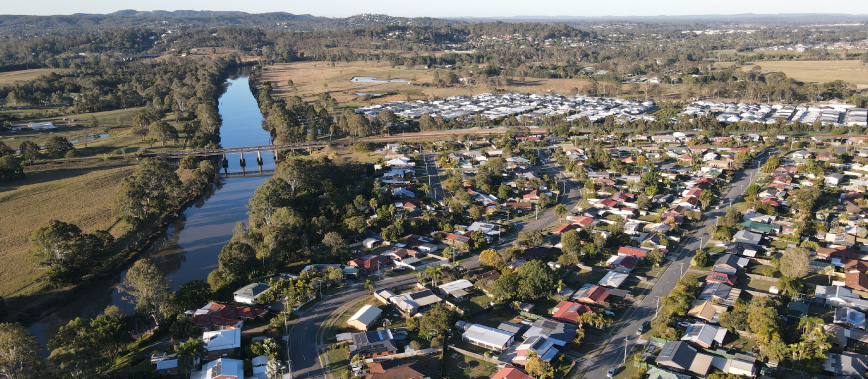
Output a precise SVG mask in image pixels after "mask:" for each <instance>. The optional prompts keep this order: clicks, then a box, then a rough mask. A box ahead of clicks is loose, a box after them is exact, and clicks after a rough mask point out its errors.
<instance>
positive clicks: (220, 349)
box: [202, 328, 241, 361]
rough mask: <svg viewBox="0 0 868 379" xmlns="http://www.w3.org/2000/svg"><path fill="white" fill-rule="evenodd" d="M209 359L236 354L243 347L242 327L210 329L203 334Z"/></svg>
mask: <svg viewBox="0 0 868 379" xmlns="http://www.w3.org/2000/svg"><path fill="white" fill-rule="evenodd" d="M202 342H204V343H205V351H207V352H208V355H207V357H208V360H209V361H213V360H215V359H219V358H223V357H227V356H230V355H234V354H235V353H236V352H237V351H238V350H239V349H241V328H233V329H224V330H215V331H208V332H205V333H203V334H202Z"/></svg>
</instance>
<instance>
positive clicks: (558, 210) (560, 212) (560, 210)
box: [554, 204, 567, 218]
mask: <svg viewBox="0 0 868 379" xmlns="http://www.w3.org/2000/svg"><path fill="white" fill-rule="evenodd" d="M554 212H555V214H556V215H557V216H558V218H563V217H564V216H565V215H566V214H567V206H566V205H564V204H558V205H555V209H554Z"/></svg>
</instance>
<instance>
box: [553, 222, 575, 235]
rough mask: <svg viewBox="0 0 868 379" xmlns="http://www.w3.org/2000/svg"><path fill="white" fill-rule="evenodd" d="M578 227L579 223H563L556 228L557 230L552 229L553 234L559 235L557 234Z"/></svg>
mask: <svg viewBox="0 0 868 379" xmlns="http://www.w3.org/2000/svg"><path fill="white" fill-rule="evenodd" d="M578 228H579V225H578V224H563V225H561V226H558V227H557V228H555V230H552V234H553V235H556V236H557V235H561V234H563V233H566V232H568V231H570V230H576V229H578Z"/></svg>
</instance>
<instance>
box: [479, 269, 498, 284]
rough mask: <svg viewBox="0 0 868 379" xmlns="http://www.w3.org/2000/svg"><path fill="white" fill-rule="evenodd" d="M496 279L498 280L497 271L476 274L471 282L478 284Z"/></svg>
mask: <svg viewBox="0 0 868 379" xmlns="http://www.w3.org/2000/svg"><path fill="white" fill-rule="evenodd" d="M497 278H500V272H498V271H497V270H488V271H486V272H483V273H481V274H476V276H474V277H473V280H475V281H477V282H478V281H480V280H497Z"/></svg>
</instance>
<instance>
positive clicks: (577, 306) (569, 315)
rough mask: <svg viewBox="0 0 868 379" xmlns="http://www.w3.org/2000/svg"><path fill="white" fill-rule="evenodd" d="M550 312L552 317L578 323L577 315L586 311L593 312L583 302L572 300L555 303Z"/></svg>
mask: <svg viewBox="0 0 868 379" xmlns="http://www.w3.org/2000/svg"><path fill="white" fill-rule="evenodd" d="M552 312H553V313H552V318H553V319H555V320H558V321H563V322H566V323H570V324H574V325H578V324H579V316H581V315H582V314H585V313H587V312H593V309H591V307H589V306H587V305H585V304H581V303H575V302H572V301H561V302H560V303H558V305H555V307H554V308H553V309H552Z"/></svg>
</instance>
